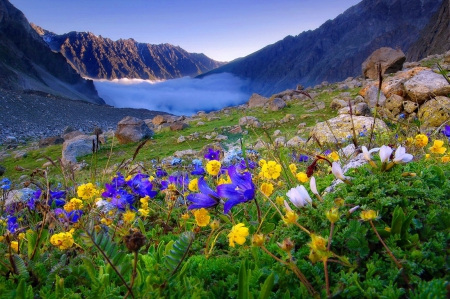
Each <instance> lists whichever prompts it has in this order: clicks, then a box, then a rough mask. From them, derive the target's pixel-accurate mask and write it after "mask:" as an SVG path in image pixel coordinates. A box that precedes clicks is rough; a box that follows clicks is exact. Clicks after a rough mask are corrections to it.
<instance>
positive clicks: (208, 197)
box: [187, 178, 220, 210]
mask: <svg viewBox="0 0 450 299" xmlns="http://www.w3.org/2000/svg"><path fill="white" fill-rule="evenodd" d="M198 189H199V190H200V193H192V194H189V195H188V196H187V200H189V201H192V202H193V204H192V205H190V206H189V208H188V209H189V210H193V209H201V208H212V207H215V206H217V205H218V204H219V203H220V197H219V195H217V193H216V192H215V191H214V190H212V189H211V188H209V186H208V184H207V183H206V181H205V180H204V179H203V178H200V179H199V180H198Z"/></svg>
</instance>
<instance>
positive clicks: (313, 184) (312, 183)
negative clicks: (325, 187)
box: [309, 176, 319, 195]
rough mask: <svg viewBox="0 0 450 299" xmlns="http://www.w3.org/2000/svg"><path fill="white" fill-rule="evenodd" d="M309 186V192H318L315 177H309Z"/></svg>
mask: <svg viewBox="0 0 450 299" xmlns="http://www.w3.org/2000/svg"><path fill="white" fill-rule="evenodd" d="M309 188H310V189H311V192H312V193H314V194H316V195H317V194H319V192H317V186H316V178H315V177H313V176H312V177H311V179H310V180H309Z"/></svg>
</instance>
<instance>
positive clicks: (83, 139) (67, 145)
mask: <svg viewBox="0 0 450 299" xmlns="http://www.w3.org/2000/svg"><path fill="white" fill-rule="evenodd" d="M95 142H96V137H95V136H87V135H81V136H77V137H75V138H73V139H70V140H67V141H64V144H63V149H62V162H63V164H65V165H67V164H76V163H77V158H78V157H82V156H86V155H89V154H92V146H93V143H95Z"/></svg>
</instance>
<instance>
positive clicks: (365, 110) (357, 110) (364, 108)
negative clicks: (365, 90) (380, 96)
mask: <svg viewBox="0 0 450 299" xmlns="http://www.w3.org/2000/svg"><path fill="white" fill-rule="evenodd" d="M338 113H339V114H350V107H344V108H341V109H339V111H338ZM352 114H353V115H356V116H361V115H362V116H370V115H371V114H372V113H371V111H370V108H369V105H367V103H358V104H356V105H354V106H352Z"/></svg>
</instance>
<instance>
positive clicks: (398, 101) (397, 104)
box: [384, 94, 405, 111]
mask: <svg viewBox="0 0 450 299" xmlns="http://www.w3.org/2000/svg"><path fill="white" fill-rule="evenodd" d="M404 101H405V99H403V98H402V97H401V96H399V95H396V94H394V95H391V96H390V97H389V98H388V99H386V101H385V102H384V108H386V109H387V110H389V111H394V110H396V109H401V108H402V106H403V102H404Z"/></svg>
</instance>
